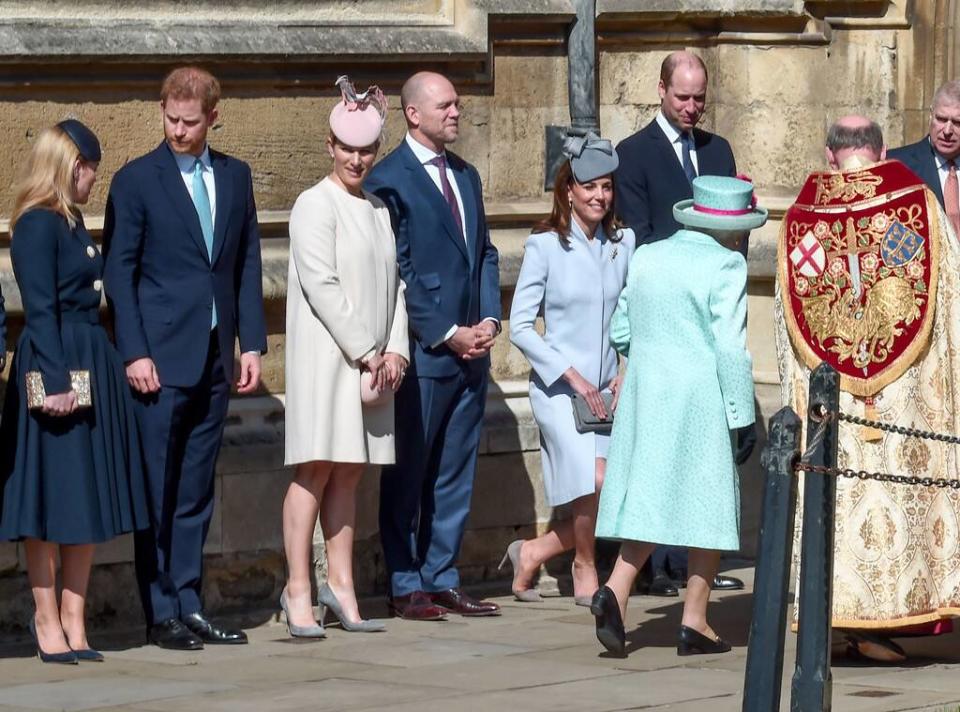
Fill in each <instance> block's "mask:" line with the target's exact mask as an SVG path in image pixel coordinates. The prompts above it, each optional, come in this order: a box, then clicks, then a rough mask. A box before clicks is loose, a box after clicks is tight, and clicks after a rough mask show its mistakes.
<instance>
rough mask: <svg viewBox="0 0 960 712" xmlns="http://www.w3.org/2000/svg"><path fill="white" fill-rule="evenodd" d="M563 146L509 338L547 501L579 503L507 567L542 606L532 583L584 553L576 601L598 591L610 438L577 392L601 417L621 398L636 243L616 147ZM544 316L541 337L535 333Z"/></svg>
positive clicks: (590, 142)
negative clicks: (620, 206)
mask: <svg viewBox="0 0 960 712" xmlns="http://www.w3.org/2000/svg"><path fill="white" fill-rule="evenodd" d="M564 150H565V152H566V154H567V156H568V158H569V160H568V161H567V162H566V163H565V164H564V165H563V166H562V167H561V168H560V170H559V172H558V174H557V179H556V183H555V187H554V203H553V211H552V213H551V215H550V218H549V219H547V220H545V221H544V222H543V223H541V224H539V225H538V226H537V227H535V228H534V230H533V234H531V235H530V237H529V238H528V239H527V243H526V248H525V250H524V255H523V265H522V266H521V268H520V276H519V278H518V280H517V286H516V291H515V293H514V297H513V308H512V309H511V312H510V340H511V341H512V342H513V343H514V344H515V345H516V346H517V348H519V349H520V350H521V351H522V352H523V355H524V356H526V357H527V360H528V361H529V362H530V365H531V366H532V367H533V369H532V371H531V374H530V405H531V407H532V409H533V415H534V418H536V421H537V425H538V426H539V428H540V445H541V453H542V463H543V487H544V492H545V494H546V499H547V504H549V505H550V506H553V507H556V506H559V505H562V504H567V503H571V509H572V517H571V518H570V519H565V520H562V521H560V522H558V523H557V524H556V525H555V526H554V527H553V528H552V529H551V530H550V531H549V532H547V533H546V534H544V535H543V536H540V537H537V538H536V539H531V540H528V541H523V540H517V541H515V542H513V543H512V544H511V545H510V546H509V547H508V549H507V554H506V556H505V557H504V562H503V563H504V564H505V563H506V561H507V560H510V561H511V562H512V564H513V571H514V579H513V592H514V595H515V596H516V598H517V599H518V600H521V601H539V600H540V595H539V594H538V593H537V591H536V590H535V589H533V588H531V584H532V580H533V577H534V576H535V575H536V572H537V571H538V570H539V569H540V565H541V564H542V563H543V562H545V561H547V560H548V559H550V558H552V557H553V556H556V555H557V554H560V553H563V552H565V551H569V550H570V549H575V550H576V553H575V556H574V565H573V593H574V599H575V600H576V602H577V603H578V604H580V605H583V606H589V605H590V600H591V597H592V596H593V594H594V593H595V592H596V590H597V587H598V580H597V569H596V565H595V563H594V543H595V539H594V529H595V526H596V517H597V492H598V491H599V489H600V485H601V483H602V481H603V471H604V466H605V463H606V460H605V459H604V458H606V454H607V445H608V442H609V435H600V434H595V433H592V432H591V433H578V432H577V430H576V426H575V424H574V417H573V407H572V403H571V396H572V395H573V394H574V393H577V394H579V395H581V396H583V397H584V398H585V399H586V401H587V403H588V404H590V407H591V410H592V411H593V413H594V415H597V416H598V417H603V418H606V417H609V416H610V415H611V414H610V413H608V412H607V406H608V405H609V406H611V407H610V410H612V409H613V408H615V407H616V405H615V402H613V403H609V402H608V403H607V404H605V403H604V401H603V399H602V397H601V391H604V390H608V391H610V392H612V393H613V397H614V398H616V393H617V392H618V390H619V384H620V380H621V379H620V378H619V377H618V376H617V371H618V358H617V353H616V351H614V349H613V347H612V346H611V345H610V338H609V335H610V319H611V317H612V316H613V311H614V309H615V308H616V305H617V297H618V296H619V294H620V290H622V289H623V285H624V284H625V282H626V276H627V266H628V264H629V262H630V255H631V254H633V250H634V246H635V241H634V236H633V232H632V231H631V230H628V229H622V228H620V227H619V226H618V225H617V224H616V223H615V221H614V217H613V203H614V200H613V198H614V195H613V180H612V177H611V174H612V173H613V171H614V170H615V169H616V167H617V154H616V151H615V150H614V148H613V145H612V144H611V143H610V142H609V141H604V140H602V139H600V138H598V137H597V136H595V135H593V134H590V135H588V136H586V137H584V138H571V139H568V140H567V143H566V144H565V146H564ZM541 311H542V313H543V321H544V326H545V331H544V334H543V335H542V336H541V335H540V334H539V333H538V332H537V331H536V330H535V329H534V321H535V320H536V318H537V315H538V314H539V313H541Z"/></svg>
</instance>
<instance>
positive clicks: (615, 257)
mask: <svg viewBox="0 0 960 712" xmlns="http://www.w3.org/2000/svg"><path fill="white" fill-rule="evenodd" d="M615 259H617V248H616V247H614V248H613V252H611V253H610V261H611V262H613V261H614V260H615Z"/></svg>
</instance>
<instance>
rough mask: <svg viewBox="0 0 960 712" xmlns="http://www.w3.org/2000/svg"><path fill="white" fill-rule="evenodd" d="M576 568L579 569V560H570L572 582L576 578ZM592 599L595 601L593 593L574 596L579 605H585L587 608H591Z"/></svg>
mask: <svg viewBox="0 0 960 712" xmlns="http://www.w3.org/2000/svg"><path fill="white" fill-rule="evenodd" d="M576 570H577V562H576V561H572V562H570V580H571V582H572V581H573V579H574V574H575V573H576ZM592 601H593V595H592V594H591V595H589V596H574V597H573V602H574V603H575V604H577V605H578V606H584V607H585V608H589V607H590V604H591V602H592Z"/></svg>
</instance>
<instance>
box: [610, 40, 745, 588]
mask: <svg viewBox="0 0 960 712" xmlns="http://www.w3.org/2000/svg"><path fill="white" fill-rule="evenodd" d="M657 91H658V93H659V95H660V111H658V112H657V116H656V117H655V118H654V120H653V121H651V122H650V123H649V124H648V125H647V126H646V128H643V129H641V130H640V131H638V132H637V133H635V134H633V135H632V136H628V137H627V138H625V139H624V140H623V141H621V142H620V143H619V145H617V154H618V155H619V156H620V167H619V168H618V169H617V171H616V172H615V173H614V174H613V178H614V187H615V190H616V209H617V213H618V215H619V216H620V218H621V219H622V220H623V221H624V222H626V223H627V225H629V226H630V227H631V228H633V232H634V234H635V235H636V237H637V245H638V246H639V245H643V244H645V243H649V242H656V241H657V240H663V239H665V238H667V237H670V236H671V235H673V234H674V233H675V232H676V231H677V230H679V229H680V228H681V227H682V226H681V225H680V223H678V222H677V221H676V220H674V218H673V206H674V205H675V204H676V203H679V202H680V201H681V200H688V199H690V198H692V197H693V188H692V187H691V183H692V182H693V179H694V178H696V177H697V176H700V175H712V176H736V175H737V164H736V161H734V158H733V151H732V150H731V148H730V144H729V143H728V142H727V140H726V139H725V138H723V137H722V136H718V135H716V134H713V133H710V132H709V131H703V130H702V129H698V128H697V124H698V123H699V122H700V119H702V118H703V114H704V109H705V108H706V103H707V67H706V65H705V64H704V63H703V60H702V59H700V57H698V56H697V55H695V54H693V53H692V52H685V51H679V52H673V53H671V54H669V55H668V56H667V58H666V59H664V60H663V64H662V65H661V66H660V82H659V84H658V85H657ZM740 251H741V252H742V253H743V255H744V257H746V254H747V240H746V239H745V240H743V241H742V243H741V247H740ZM651 567H652V572H651V571H650V568H651ZM686 574H687V551H686V549H682V548H680V547H667V546H660V547H657V549H656V550H655V551H654V552H653V555H652V556H651V557H650V559H649V564H648V568H647V570H646V571H644V572H643V574H642V575H641V576H640V579H639V586H638V587H639V589H640V591H641V592H644V593H648V594H650V595H654V596H677V595H679V592H678V590H677V584H679V585H681V586H682V585H684V583H685V582H686V578H687V576H686ZM671 575H672V579H674V580H675V581H676V583H675V582H674V580H671ZM714 586H715V587H717V588H722V589H740V588H743V582H742V581H740V580H739V579H735V578H732V577H730V576H717V577H716V581H714Z"/></svg>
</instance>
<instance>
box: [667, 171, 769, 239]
mask: <svg viewBox="0 0 960 712" xmlns="http://www.w3.org/2000/svg"><path fill="white" fill-rule="evenodd" d="M691 185H692V187H693V199H692V200H681V201H680V202H679V203H677V204H676V205H674V206H673V219H674V220H676V221H677V222H678V223H680V224H681V225H684V226H686V227H689V228H693V229H694V230H696V229H697V228H700V229H702V230H733V231H739V230H753V229H755V228H758V227H760V226H761V225H763V224H764V223H765V222H766V221H767V210H766V208H761V207H758V206H757V199H756V197H755V196H754V194H753V183H751V182H750V181H748V180H742V179H740V178H730V177H727V176H698V177H697V178H694V179H693V183H692V184H691Z"/></svg>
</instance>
